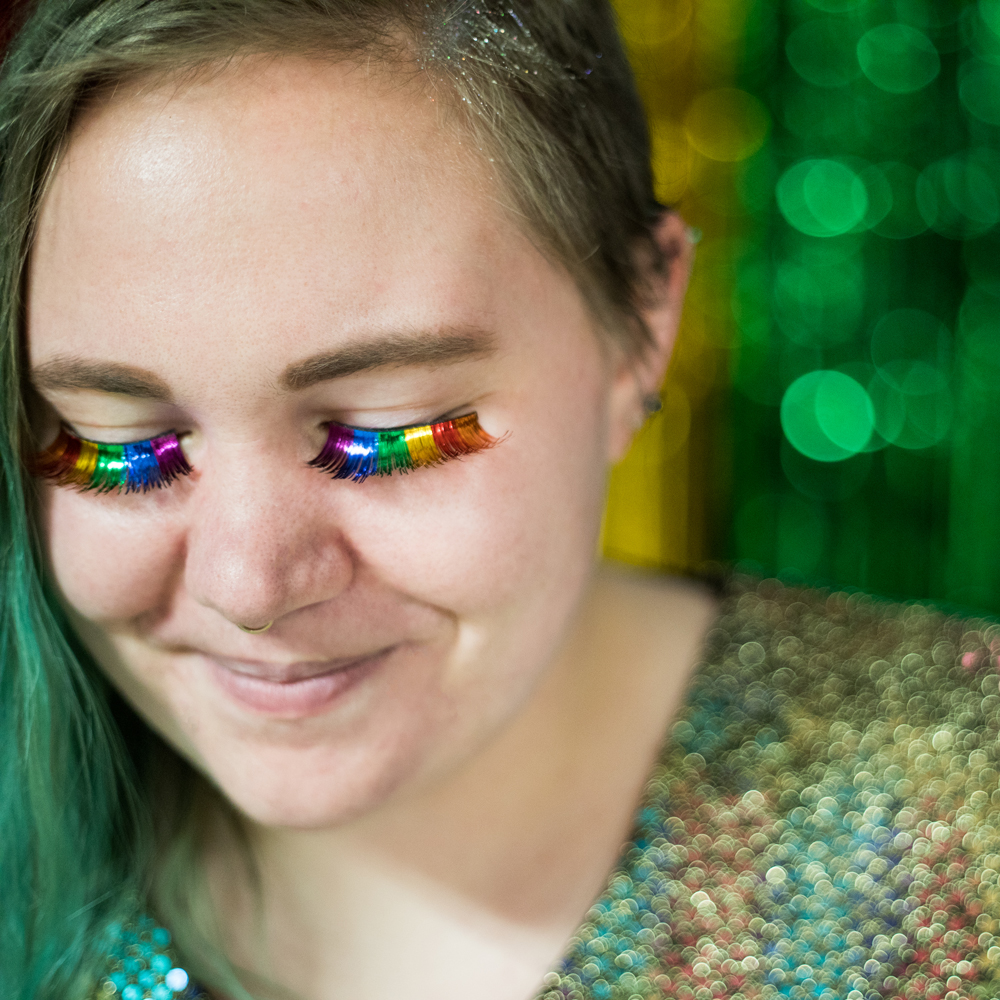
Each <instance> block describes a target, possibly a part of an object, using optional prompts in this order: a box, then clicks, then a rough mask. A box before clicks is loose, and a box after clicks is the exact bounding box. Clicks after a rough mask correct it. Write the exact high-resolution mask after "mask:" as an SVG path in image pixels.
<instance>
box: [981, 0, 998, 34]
mask: <svg viewBox="0 0 1000 1000" xmlns="http://www.w3.org/2000/svg"><path fill="white" fill-rule="evenodd" d="M979 16H980V17H981V18H982V19H983V21H985V22H986V24H987V25H988V26H989V27H990V28H991V29H992V30H993V31H994V32H995V33H996V34H997V35H1000V0H979Z"/></svg>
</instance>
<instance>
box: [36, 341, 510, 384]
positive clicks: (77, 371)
mask: <svg viewBox="0 0 1000 1000" xmlns="http://www.w3.org/2000/svg"><path fill="white" fill-rule="evenodd" d="M495 350H496V345H495V337H494V336H493V334H492V333H488V332H487V331H485V330H475V329H473V330H463V331H461V332H453V333H444V334H441V333H418V334H399V335H396V336H392V337H387V338H386V337H380V338H379V339H377V340H370V341H362V342H359V343H356V344H348V345H346V346H345V347H340V348H337V349H336V350H333V351H324V352H322V353H320V354H314V355H313V356H312V357H310V358H306V359H305V360H304V361H297V362H295V363H294V364H291V365H289V366H288V367H287V368H286V369H285V371H284V372H283V373H282V375H281V378H280V379H279V385H280V386H281V388H282V389H285V390H287V391H290V392H297V391H300V390H302V389H308V388H309V387H310V386H312V385H316V384H317V383H319V382H328V381H330V380H331V379H337V378H345V377H346V376H348V375H357V374H359V373H360V372H366V371H372V370H374V369H378V368H390V367H405V366H409V365H448V364H457V363H458V362H460V361H467V360H469V359H471V358H476V357H482V356H484V355H487V354H492V353H494V351H495ZM31 382H32V384H33V385H34V386H35V388H36V389H49V390H58V389H84V390H88V389H89V390H91V391H94V392H108V393H115V394H117V395H121V396H132V397H134V398H137V399H154V400H157V401H160V402H170V401H171V399H172V398H173V396H172V394H171V392H170V387H169V386H168V385H167V383H166V382H164V381H163V379H161V378H160V377H159V376H158V375H155V374H153V372H150V371H147V370H146V369H144V368H137V367H135V366H134V365H126V364H122V363H120V362H116V361H86V360H84V359H83V358H75V357H70V356H59V357H55V358H52V359H50V360H48V361H45V362H43V363H42V364H40V365H38V366H37V367H35V368H33V369H32V371H31Z"/></svg>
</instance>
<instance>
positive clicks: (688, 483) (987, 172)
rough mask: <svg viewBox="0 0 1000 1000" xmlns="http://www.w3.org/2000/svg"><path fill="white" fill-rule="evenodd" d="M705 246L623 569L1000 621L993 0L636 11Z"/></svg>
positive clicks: (617, 550)
mask: <svg viewBox="0 0 1000 1000" xmlns="http://www.w3.org/2000/svg"><path fill="white" fill-rule="evenodd" d="M616 6H617V8H618V11H619V16H620V19H621V26H622V30H623V34H624V36H625V39H626V43H627V45H628V47H629V50H630V54H631V57H632V59H633V63H634V65H635V67H636V70H637V73H638V76H639V81H640V87H641V89H642V92H643V95H644V97H645V100H646V102H647V106H648V109H649V112H650V118H651V122H652V133H653V146H654V160H655V170H656V177H657V184H658V188H659V197H660V199H661V200H662V201H664V202H665V203H667V204H671V205H675V206H677V207H678V209H679V210H680V211H681V213H682V214H683V215H684V217H685V218H686V219H687V221H688V222H689V224H691V225H692V226H694V227H696V228H697V229H698V230H699V231H700V232H701V242H700V244H699V245H698V248H697V260H696V264H695V270H694V274H693V277H692V282H691V289H690V296H689V300H688V304H687V307H686V313H685V319H684V325H683V329H682V333H681V336H680V340H679V343H678V345H677V350H676V355H675V357H674V359H673V362H672V364H671V368H670V372H669V375H668V378H667V381H666V384H665V386H664V389H663V411H662V412H661V413H660V414H658V415H657V416H656V417H654V418H653V419H652V420H651V421H650V422H649V424H648V425H647V426H646V428H645V429H644V431H643V432H642V433H641V435H640V437H639V439H638V441H637V442H636V445H635V447H634V448H633V450H632V452H631V453H630V454H629V455H628V457H627V458H626V459H625V461H624V462H622V463H621V465H620V466H619V467H618V468H617V469H616V470H615V473H614V476H613V479H612V485H611V503H610V507H609V511H608V516H607V520H606V524H605V531H604V548H605V551H606V553H607V554H608V555H609V556H611V557H613V558H617V559H621V560H624V561H626V562H631V563H636V564H640V565H647V566H655V567H661V568H667V569H673V570H681V571H691V570H695V571H697V570H701V569H704V568H705V567H706V566H711V565H712V564H713V563H718V562H725V563H736V564H738V565H740V566H741V567H743V568H745V569H748V570H750V571H752V572H755V573H763V574H767V575H777V576H779V577H781V578H782V579H785V580H788V581H792V582H797V581H806V582H810V583H819V584H826V585H833V586H846V587H856V588H862V589H864V590H868V591H871V592H874V593H877V594H884V595H887V596H892V597H917V598H932V599H935V600H936V601H938V602H939V603H945V604H950V605H957V606H961V607H964V608H967V609H970V610H978V611H992V612H998V611H1000V405H998V403H1000V229H998V222H1000V0H978V2H977V0H617V3H616Z"/></svg>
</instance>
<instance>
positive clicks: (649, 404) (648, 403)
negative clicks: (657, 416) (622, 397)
mask: <svg viewBox="0 0 1000 1000" xmlns="http://www.w3.org/2000/svg"><path fill="white" fill-rule="evenodd" d="M642 408H643V409H644V410H645V411H646V413H647V414H648V415H649V416H652V415H653V414H654V413H659V412H660V410H662V409H663V402H662V400H661V399H660V397H659V395H658V394H657V393H650V395H648V396H644V397H643V400H642Z"/></svg>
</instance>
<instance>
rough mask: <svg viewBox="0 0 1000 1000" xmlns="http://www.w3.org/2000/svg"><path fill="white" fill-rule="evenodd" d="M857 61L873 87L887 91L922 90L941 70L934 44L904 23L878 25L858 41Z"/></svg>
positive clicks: (905, 91)
mask: <svg viewBox="0 0 1000 1000" xmlns="http://www.w3.org/2000/svg"><path fill="white" fill-rule="evenodd" d="M857 53H858V63H859V64H860V66H861V69H862V71H863V72H864V74H865V76H867V77H868V79H869V80H871V82H872V83H874V84H875V86H876V87H879V88H881V89H882V90H885V91H888V92H889V93H890V94H912V93H914V92H915V91H918V90H922V89H923V88H924V87H926V86H927V85H928V84H929V83H930V82H931V81H932V80H934V79H935V78H936V77H937V75H938V73H940V72H941V57H940V56H939V55H938V51H937V49H936V48H935V47H934V43H933V42H932V41H931V40H930V39H929V38H928V37H927V36H926V35H925V34H924V33H923V32H922V31H918V30H917V29H916V28H913V27H911V26H910V25H908V24H899V23H894V24H880V25H879V26H878V27H876V28H872V29H871V30H870V31H867V32H865V34H864V35H862V36H861V40H860V41H859V42H858V48H857Z"/></svg>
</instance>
